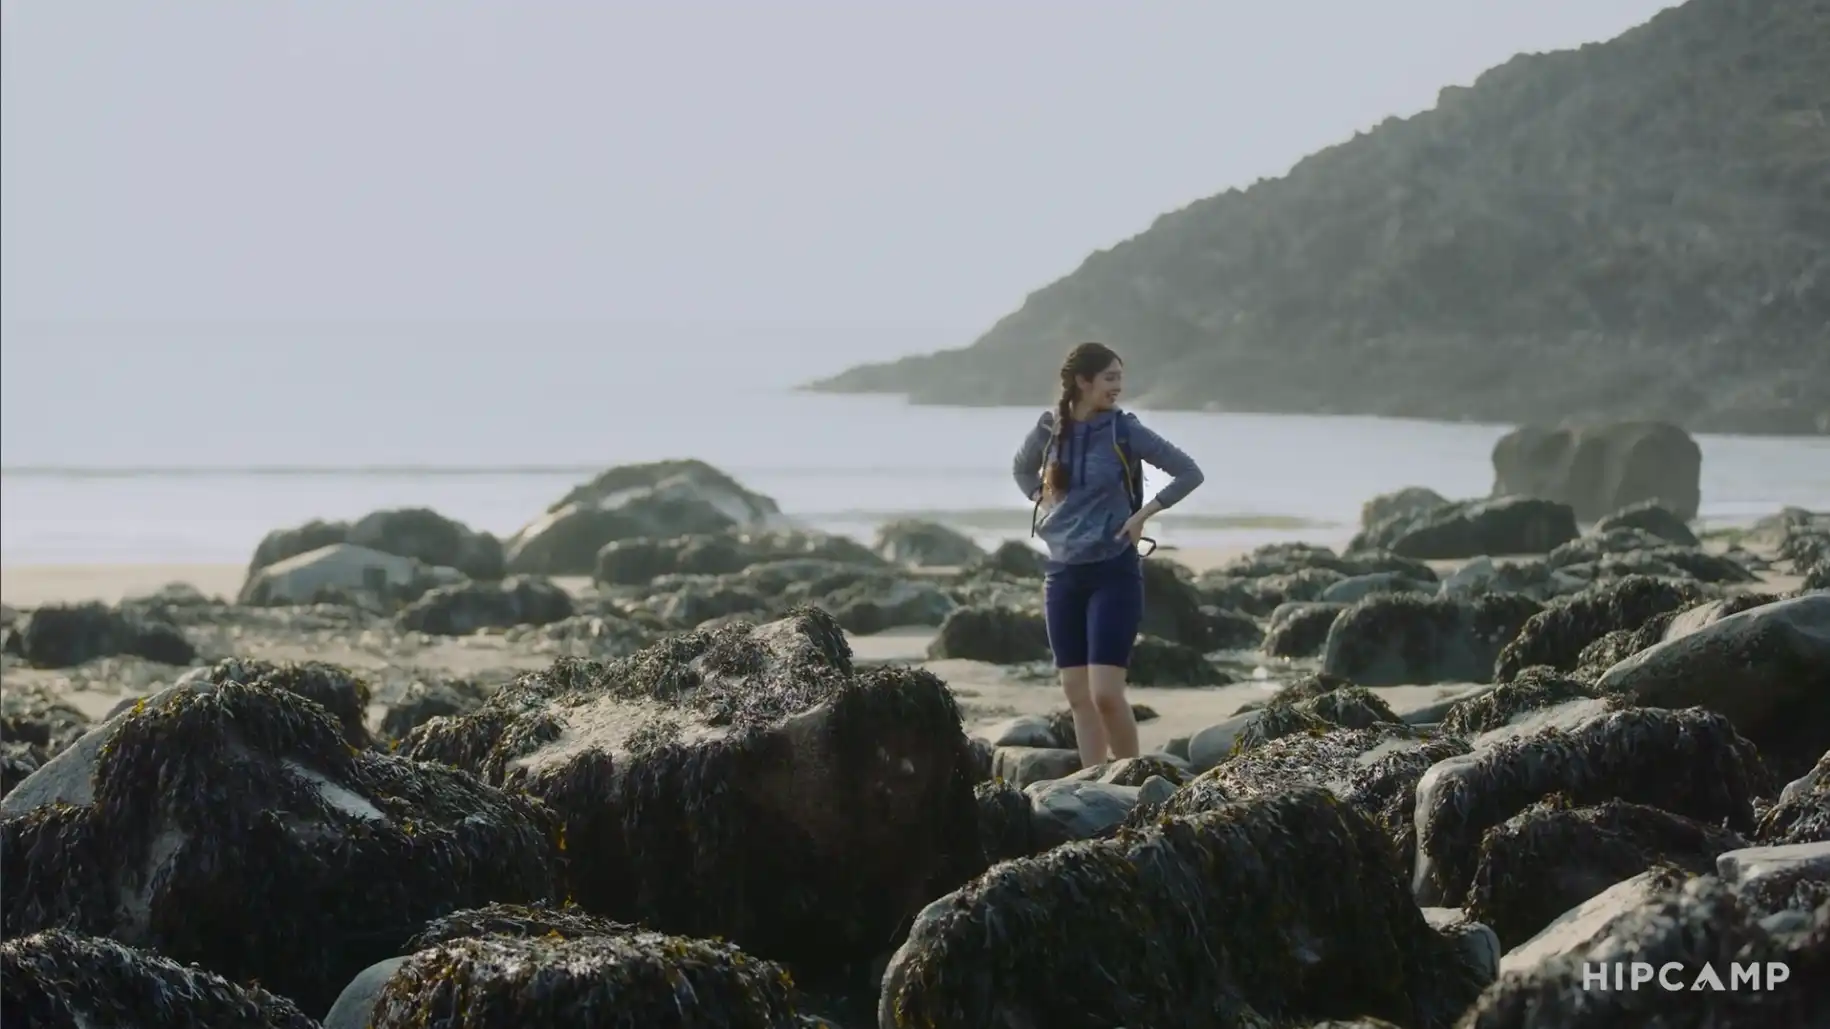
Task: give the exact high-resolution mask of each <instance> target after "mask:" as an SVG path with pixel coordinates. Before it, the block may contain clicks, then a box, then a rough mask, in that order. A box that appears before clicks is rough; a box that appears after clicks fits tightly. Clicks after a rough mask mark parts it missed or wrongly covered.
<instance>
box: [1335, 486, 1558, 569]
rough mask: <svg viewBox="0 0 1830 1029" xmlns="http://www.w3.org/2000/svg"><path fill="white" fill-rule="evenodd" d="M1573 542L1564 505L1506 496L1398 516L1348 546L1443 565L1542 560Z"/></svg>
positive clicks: (1454, 503)
mask: <svg viewBox="0 0 1830 1029" xmlns="http://www.w3.org/2000/svg"><path fill="white" fill-rule="evenodd" d="M1575 538H1576V514H1575V512H1574V511H1572V510H1570V508H1569V506H1568V505H1566V504H1559V503H1556V502H1555V501H1550V500H1539V499H1537V498H1534V497H1524V496H1508V497H1494V498H1491V499H1486V500H1463V501H1456V502H1453V503H1449V504H1445V505H1442V506H1440V507H1433V508H1429V509H1427V510H1424V511H1419V512H1416V513H1413V514H1408V515H1397V516H1394V517H1392V518H1390V519H1387V520H1386V521H1384V522H1380V523H1379V524H1377V525H1375V526H1373V527H1371V528H1369V529H1366V530H1364V531H1362V532H1361V533H1360V534H1359V535H1357V536H1355V537H1354V538H1353V542H1352V543H1350V544H1349V545H1348V546H1349V549H1350V550H1364V549H1371V548H1379V549H1383V550H1389V551H1391V552H1392V553H1394V554H1397V555H1399V556H1400V557H1409V558H1414V559H1417V560H1420V561H1442V560H1453V559H1457V558H1469V557H1479V556H1481V555H1483V554H1546V553H1549V552H1550V551H1551V549H1552V548H1554V547H1556V546H1558V545H1559V544H1562V543H1565V542H1568V541H1569V540H1572V539H1575Z"/></svg>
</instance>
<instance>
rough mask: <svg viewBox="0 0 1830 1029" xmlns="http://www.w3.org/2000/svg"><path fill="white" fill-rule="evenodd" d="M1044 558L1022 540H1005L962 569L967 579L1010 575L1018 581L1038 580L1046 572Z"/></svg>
mask: <svg viewBox="0 0 1830 1029" xmlns="http://www.w3.org/2000/svg"><path fill="white" fill-rule="evenodd" d="M1045 561H1046V558H1044V557H1043V556H1042V554H1041V553H1040V552H1039V551H1037V550H1036V548H1034V547H1032V546H1030V545H1029V544H1027V543H1025V542H1023V541H1022V540H1005V541H1004V542H1002V543H1000V544H998V545H997V547H996V549H994V550H992V551H991V552H990V553H988V554H986V555H985V556H984V557H982V558H980V559H978V560H977V561H974V562H972V563H971V564H969V565H967V566H966V567H965V568H964V569H962V574H963V575H966V576H968V577H970V576H979V575H1010V576H1015V577H1016V578H1019V579H1040V578H1042V576H1043V573H1044V572H1046V571H1047V567H1046V565H1045V563H1044V562H1045Z"/></svg>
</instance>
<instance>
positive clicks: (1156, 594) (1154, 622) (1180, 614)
mask: <svg viewBox="0 0 1830 1029" xmlns="http://www.w3.org/2000/svg"><path fill="white" fill-rule="evenodd" d="M1140 564H1141V567H1142V569H1143V575H1144V620H1143V623H1142V624H1141V625H1140V626H1139V628H1138V631H1139V632H1141V633H1143V634H1145V635H1149V636H1156V637H1159V638H1162V639H1165V640H1169V641H1171V642H1174V643H1180V644H1182V645H1184V646H1188V647H1194V648H1195V649H1197V650H1201V651H1208V650H1214V649H1217V648H1218V647H1219V646H1220V645H1221V643H1220V641H1218V640H1216V639H1215V638H1214V636H1213V624H1212V621H1211V619H1210V618H1209V617H1208V615H1207V613H1206V612H1204V611H1202V607H1203V605H1205V604H1206V600H1205V599H1204V598H1203V597H1202V595H1201V591H1200V590H1199V589H1198V588H1197V587H1196V586H1195V582H1194V575H1193V574H1192V573H1191V572H1189V570H1188V569H1187V568H1185V567H1184V566H1182V565H1180V564H1177V563H1176V562H1174V561H1170V560H1166V559H1164V558H1160V557H1153V558H1150V559H1148V560H1145V561H1142V562H1140ZM1252 642H1253V643H1256V642H1257V640H1256V639H1254V640H1253V641H1252Z"/></svg>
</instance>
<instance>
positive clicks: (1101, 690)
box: [1074, 665, 1138, 758]
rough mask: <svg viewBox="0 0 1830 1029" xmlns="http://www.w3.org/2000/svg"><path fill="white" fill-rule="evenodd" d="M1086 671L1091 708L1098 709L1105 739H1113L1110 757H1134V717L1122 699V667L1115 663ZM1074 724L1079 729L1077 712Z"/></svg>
mask: <svg viewBox="0 0 1830 1029" xmlns="http://www.w3.org/2000/svg"><path fill="white" fill-rule="evenodd" d="M1087 672H1088V676H1087V677H1088V679H1089V680H1090V681H1089V683H1088V685H1089V687H1090V690H1091V692H1092V694H1093V708H1094V710H1095V711H1097V712H1099V720H1100V724H1101V725H1102V726H1104V728H1105V738H1106V739H1109V740H1111V741H1112V756H1113V757H1115V758H1125V757H1136V756H1137V749H1138V748H1137V719H1136V718H1134V717H1132V715H1131V702H1130V701H1128V700H1126V699H1125V670H1124V669H1123V668H1120V667H1118V666H1117V665H1092V666H1090V667H1089V668H1088V669H1087ZM1074 723H1075V724H1074V731H1075V732H1079V731H1080V724H1079V723H1080V718H1079V716H1078V714H1076V716H1075V718H1074Z"/></svg>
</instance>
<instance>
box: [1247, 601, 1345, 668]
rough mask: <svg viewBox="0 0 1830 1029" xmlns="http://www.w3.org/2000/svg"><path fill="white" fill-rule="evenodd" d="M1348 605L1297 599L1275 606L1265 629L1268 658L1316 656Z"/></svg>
mask: <svg viewBox="0 0 1830 1029" xmlns="http://www.w3.org/2000/svg"><path fill="white" fill-rule="evenodd" d="M1348 606H1349V605H1347V604H1339V603H1328V602H1325V601H1302V600H1296V601H1291V602H1289V603H1285V604H1279V605H1277V608H1276V610H1274V611H1272V612H1271V621H1270V624H1269V625H1268V626H1266V627H1265V634H1264V652H1265V655H1266V656H1267V657H1315V656H1316V655H1318V654H1320V653H1321V652H1322V647H1323V646H1324V645H1326V644H1327V642H1328V629H1329V627H1330V626H1332V625H1334V620H1335V618H1336V617H1338V616H1339V615H1340V613H1341V612H1342V611H1345V610H1347V608H1348Z"/></svg>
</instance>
